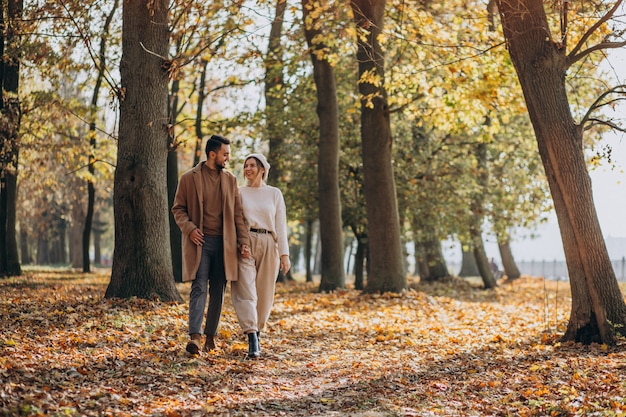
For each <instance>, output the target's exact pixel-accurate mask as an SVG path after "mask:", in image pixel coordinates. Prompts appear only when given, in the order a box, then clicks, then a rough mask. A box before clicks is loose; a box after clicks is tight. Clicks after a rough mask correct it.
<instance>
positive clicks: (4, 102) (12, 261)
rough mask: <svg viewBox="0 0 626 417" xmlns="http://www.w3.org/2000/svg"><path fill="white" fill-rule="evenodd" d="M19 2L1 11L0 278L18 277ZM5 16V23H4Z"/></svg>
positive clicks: (3, 5)
mask: <svg viewBox="0 0 626 417" xmlns="http://www.w3.org/2000/svg"><path fill="white" fill-rule="evenodd" d="M22 10H23V1H22V0H9V1H8V2H4V1H3V2H2V3H1V10H0V32H2V34H1V35H2V38H1V39H0V48H1V50H0V53H1V62H0V89H1V91H0V276H5V275H7V276H15V275H21V273H22V268H21V266H20V260H19V254H18V249H17V234H16V228H15V226H16V222H15V219H16V201H17V168H18V159H19V148H20V145H19V130H20V120H21V117H22V112H21V108H20V99H19V72H20V52H19V51H20V48H19V29H18V24H19V22H20V21H21V17H22ZM5 13H6V20H5Z"/></svg>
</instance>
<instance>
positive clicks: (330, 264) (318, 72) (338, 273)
mask: <svg viewBox="0 0 626 417" xmlns="http://www.w3.org/2000/svg"><path fill="white" fill-rule="evenodd" d="M311 3H312V2H311V1H310V0H302V12H303V20H304V34H305V38H306V41H307V44H308V46H309V50H310V56H311V60H312V61H313V78H314V79H315V86H316V88H317V115H318V117H319V122H320V123H319V127H320V139H319V150H318V159H317V180H318V204H319V218H320V239H321V242H322V254H321V258H322V262H321V278H320V288H319V290H320V291H324V292H327V291H334V290H336V289H337V288H345V286H346V277H345V273H344V269H343V236H342V226H343V225H342V220H341V202H340V195H339V105H338V103H337V86H336V84H335V72H334V70H333V67H332V66H331V65H330V63H329V62H328V61H327V60H326V59H325V58H324V57H321V56H320V55H318V54H319V53H320V52H321V53H323V51H324V49H325V47H326V46H325V45H324V44H323V43H319V42H316V41H315V40H314V39H316V38H322V31H321V30H320V29H318V28H319V27H320V26H321V24H320V22H319V18H315V17H311V15H310V11H311V7H313V6H312V5H311ZM309 20H311V21H310V22H309Z"/></svg>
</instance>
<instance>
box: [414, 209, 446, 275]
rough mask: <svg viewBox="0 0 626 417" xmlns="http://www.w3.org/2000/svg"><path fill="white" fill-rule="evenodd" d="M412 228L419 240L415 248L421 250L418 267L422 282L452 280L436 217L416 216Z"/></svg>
mask: <svg viewBox="0 0 626 417" xmlns="http://www.w3.org/2000/svg"><path fill="white" fill-rule="evenodd" d="M411 227H412V229H413V234H414V235H415V236H416V237H418V239H419V241H418V243H416V244H415V245H416V246H415V247H416V248H417V249H418V250H419V254H418V257H416V259H418V258H419V261H418V263H417V265H416V266H417V267H418V268H419V272H420V280H423V281H430V282H434V281H445V280H447V279H448V278H450V273H449V272H448V266H447V265H446V261H445V259H444V257H443V251H442V249H441V240H440V239H439V234H438V233H437V228H438V225H437V217H436V215H433V214H431V213H429V212H426V213H420V214H418V215H414V216H413V218H412V219H411Z"/></svg>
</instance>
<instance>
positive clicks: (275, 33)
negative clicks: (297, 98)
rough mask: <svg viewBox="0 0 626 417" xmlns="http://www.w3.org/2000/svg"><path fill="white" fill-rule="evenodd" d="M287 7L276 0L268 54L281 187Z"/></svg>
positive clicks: (273, 154)
mask: <svg viewBox="0 0 626 417" xmlns="http://www.w3.org/2000/svg"><path fill="white" fill-rule="evenodd" d="M286 9H287V2H286V1H285V0H276V14H275V15H274V20H273V21H272V27H271V29H270V38H269V45H268V48H267V55H266V56H265V123H266V126H267V129H266V132H267V137H268V139H269V148H270V149H269V160H270V161H272V171H271V175H272V177H273V178H274V179H275V184H276V185H277V186H278V187H280V186H281V184H283V183H284V182H285V181H284V178H283V176H284V172H283V161H284V157H285V155H284V151H283V143H284V141H285V139H284V136H283V135H284V134H285V127H284V120H285V99H284V94H285V93H284V92H285V88H284V76H283V48H282V44H281V34H282V30H283V21H284V18H285V10H286Z"/></svg>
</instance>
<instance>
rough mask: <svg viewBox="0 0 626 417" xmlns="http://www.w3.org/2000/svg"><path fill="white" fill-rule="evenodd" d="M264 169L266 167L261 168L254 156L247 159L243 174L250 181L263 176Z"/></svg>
mask: <svg viewBox="0 0 626 417" xmlns="http://www.w3.org/2000/svg"><path fill="white" fill-rule="evenodd" d="M264 171H265V169H263V168H259V163H258V162H257V160H256V159H254V158H248V159H246V161H245V162H244V164H243V175H244V176H245V177H246V179H247V180H248V181H250V182H252V181H254V180H255V179H257V178H259V179H261V178H263V172H264Z"/></svg>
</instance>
